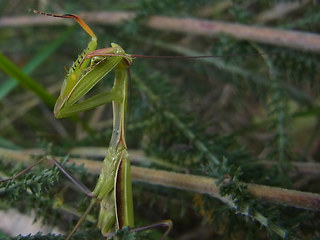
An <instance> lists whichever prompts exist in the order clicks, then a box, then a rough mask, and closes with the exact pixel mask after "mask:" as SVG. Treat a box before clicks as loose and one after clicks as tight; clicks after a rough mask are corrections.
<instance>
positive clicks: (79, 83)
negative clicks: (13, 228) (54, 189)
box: [34, 10, 172, 240]
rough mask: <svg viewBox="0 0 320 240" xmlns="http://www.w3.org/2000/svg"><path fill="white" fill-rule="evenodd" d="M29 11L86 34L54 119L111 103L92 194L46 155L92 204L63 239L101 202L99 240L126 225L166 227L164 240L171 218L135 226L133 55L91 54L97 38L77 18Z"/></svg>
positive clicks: (117, 50) (116, 51) (116, 49)
mask: <svg viewBox="0 0 320 240" xmlns="http://www.w3.org/2000/svg"><path fill="white" fill-rule="evenodd" d="M34 13H37V14H42V15H46V16H53V17H59V18H71V19H73V20H75V21H76V22H78V23H79V24H80V26H81V27H82V28H83V29H84V30H85V31H86V32H87V33H88V34H89V35H90V36H91V41H90V42H89V43H88V47H87V48H86V49H85V50H84V51H83V52H82V53H81V54H80V55H79V57H78V58H77V59H76V61H75V62H74V63H73V65H72V67H71V68H70V69H69V72H68V74H67V76H66V78H65V79H64V81H63V84H62V87H61V91H60V95H59V97H58V99H57V102H56V104H55V107H54V115H55V117H56V118H64V117H68V116H71V115H73V114H75V113H79V112H83V111H86V110H89V109H92V108H95V107H97V106H99V105H103V104H107V103H110V102H112V105H113V131H112V136H111V141H110V145H109V147H108V150H107V155H106V157H105V159H104V162H103V167H102V170H101V174H100V176H99V179H98V182H97V185H96V187H95V188H94V190H93V191H92V192H91V191H90V190H89V189H87V188H86V187H85V186H83V185H82V184H81V183H80V182H78V181H77V180H76V179H75V178H74V177H73V176H71V175H70V174H69V173H67V172H66V171H65V170H64V169H63V167H62V166H61V165H60V163H58V162H57V161H56V160H54V159H53V158H51V157H48V158H49V159H50V160H52V161H53V162H54V163H55V164H56V165H57V166H58V168H60V170H62V171H63V172H64V173H65V174H66V175H67V177H68V178H69V179H71V180H72V181H73V182H74V183H76V184H77V186H78V187H79V188H80V189H82V190H83V191H84V192H85V193H86V194H87V195H89V196H90V197H92V198H93V199H92V201H91V203H90V205H89V207H88V209H87V210H86V212H85V213H84V214H83V216H82V217H81V218H80V220H79V221H78V223H77V225H76V226H75V227H74V229H73V230H72V231H71V232H70V233H69V235H68V236H67V238H66V239H67V240H68V239H70V238H71V237H72V235H73V233H74V232H75V231H76V230H77V228H78V226H79V225H80V223H81V222H82V221H83V220H84V218H85V217H86V215H87V214H88V213H89V211H90V210H91V208H92V207H93V205H94V204H95V203H96V202H100V213H99V217H98V227H99V228H100V230H101V233H102V235H103V236H105V237H107V238H110V237H113V236H114V235H115V232H116V231H117V230H121V229H123V228H124V227H126V226H128V227H130V229H131V230H130V231H131V232H137V231H142V230H146V229H150V228H157V227H167V230H166V232H165V233H164V235H163V236H162V239H164V238H165V237H166V236H167V234H168V233H169V231H170V230H171V228H172V222H171V220H164V221H161V222H158V223H155V224H151V225H148V226H145V227H140V228H134V215H133V200H132V186H131V185H132V184H131V173H130V161H129V155H128V152H127V145H126V141H125V118H126V106H127V89H128V80H129V75H128V74H129V67H130V65H131V63H132V60H133V57H132V56H131V55H129V54H126V53H125V51H124V50H123V49H122V48H121V47H120V46H119V45H117V44H115V43H112V44H111V47H107V48H104V49H99V50H96V47H97V37H96V35H95V34H94V33H93V31H92V30H91V29H90V27H89V26H88V25H87V24H86V23H85V22H84V21H83V20H82V19H81V18H80V17H79V16H77V15H74V14H66V15H58V14H52V13H45V12H40V11H37V10H34ZM112 70H114V71H115V80H114V85H113V88H112V89H111V90H110V91H107V92H102V93H100V94H98V95H95V96H93V97H90V98H88V99H86V100H84V101H82V102H78V101H79V100H80V99H81V98H82V97H83V96H84V95H85V94H86V93H87V92H88V91H89V90H90V89H91V88H93V87H94V86H95V85H96V84H97V83H98V82H99V81H100V80H101V79H102V78H103V77H104V76H105V75H107V74H108V73H109V72H111V71H112Z"/></svg>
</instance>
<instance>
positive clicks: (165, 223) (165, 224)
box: [104, 219, 173, 240]
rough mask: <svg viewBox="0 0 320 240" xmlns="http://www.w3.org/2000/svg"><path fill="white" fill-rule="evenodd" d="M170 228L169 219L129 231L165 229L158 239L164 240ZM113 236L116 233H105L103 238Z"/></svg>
mask: <svg viewBox="0 0 320 240" xmlns="http://www.w3.org/2000/svg"><path fill="white" fill-rule="evenodd" d="M172 226H173V223H172V221H171V220H170V219H167V220H163V221H161V222H156V223H153V224H150V225H147V226H143V227H136V228H132V229H130V232H131V233H134V232H140V231H145V230H149V229H152V228H163V227H166V228H167V230H166V231H165V232H164V234H163V235H162V237H161V238H160V240H164V239H165V238H166V237H167V236H168V234H169V232H170V231H171V229H172ZM115 235H116V232H114V233H107V234H105V235H104V236H105V237H107V238H111V237H114V236H115Z"/></svg>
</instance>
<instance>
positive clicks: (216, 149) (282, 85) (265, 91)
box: [0, 0, 320, 240]
mask: <svg viewBox="0 0 320 240" xmlns="http://www.w3.org/2000/svg"><path fill="white" fill-rule="evenodd" d="M30 9H37V10H40V11H45V12H53V13H58V14H66V13H74V14H79V15H80V16H83V18H84V19H85V20H87V23H88V25H89V26H90V27H91V28H92V29H93V31H94V32H95V34H96V35H97V37H98V48H103V47H106V46H110V43H112V42H114V43H117V44H119V45H120V46H121V47H122V48H123V49H124V50H125V51H126V52H127V53H130V54H143V55H149V56H158V55H162V56H163V55H172V56H176V55H179V56H181V55H183V56H190V55H215V56H218V57H217V58H200V59H170V60H168V59H141V58H137V59H135V60H134V62H133V64H132V67H131V69H130V71H131V85H130V91H129V92H130V93H129V94H130V97H129V104H128V105H129V106H128V114H129V117H128V119H127V136H126V137H127V145H128V147H129V149H130V150H139V154H141V156H140V161H134V164H138V165H142V166H147V167H152V168H156V169H165V170H168V171H181V172H184V173H193V174H197V175H202V176H209V177H214V178H216V179H220V180H222V179H224V177H225V176H231V177H232V178H233V180H234V182H235V185H233V187H234V188H232V189H231V188H230V189H226V192H227V195H229V196H231V195H232V194H233V196H236V197H235V198H234V200H235V203H236V204H240V205H241V204H243V203H245V204H249V205H250V206H251V207H252V209H253V211H259V212H260V213H262V214H263V215H264V216H265V217H266V218H267V219H268V221H269V222H270V223H272V224H273V223H274V224H276V225H278V226H280V227H281V228H283V229H285V230H286V231H287V233H288V236H291V237H293V236H294V237H297V238H299V239H317V238H316V237H319V229H318V227H317V226H319V224H320V222H319V213H318V212H317V211H312V210H310V211H309V210H303V209H297V208H293V207H285V206H279V205H277V204H276V203H272V202H271V203H270V202H269V203H266V202H261V201H259V200H257V199H255V198H254V197H253V196H251V195H246V194H247V192H246V191H245V187H244V188H243V186H241V184H240V182H238V181H244V182H248V183H249V182H250V183H257V184H262V185H270V186H278V187H283V188H288V189H296V190H301V191H305V192H314V193H319V183H318V181H319V172H320V171H318V170H320V167H319V165H318V164H319V156H320V152H319V143H320V138H319V136H320V134H319V132H320V122H319V114H320V109H319V69H320V67H319V52H320V50H319V49H320V47H319V46H320V40H319V39H320V36H319V34H317V33H318V32H319V30H320V24H319V22H320V7H319V4H318V3H317V1H202V0H189V1H183V0H178V1H151V0H133V1H114V0H92V1H83V0H77V1H73V0H67V1H47V0H24V1H19V0H0V53H1V54H2V55H0V67H1V71H0V107H1V111H0V147H1V151H0V157H1V156H3V154H2V151H3V150H6V149H11V150H25V149H42V151H44V152H46V153H50V154H55V155H59V156H65V155H67V154H68V152H70V149H74V148H78V149H79V148H83V147H102V148H103V147H105V146H107V145H108V144H109V139H110V136H111V128H112V108H111V104H109V105H107V106H102V107H99V108H97V109H96V110H91V111H88V112H85V113H83V114H79V116H78V117H74V118H70V119H62V120H56V119H55V118H54V116H53V113H52V105H53V104H54V101H55V98H56V97H57V95H58V92H59V89H60V86H61V84H62V81H63V79H64V77H65V75H66V72H67V69H68V68H69V67H70V66H71V65H72V62H73V61H74V60H75V59H76V57H77V56H78V54H80V53H81V51H82V50H83V49H84V48H85V47H86V46H87V43H88V41H89V40H90V37H89V36H88V35H87V34H86V33H85V32H84V31H83V30H82V29H81V27H79V26H78V25H76V24H74V23H73V22H72V20H69V19H62V20H61V21H60V20H59V19H58V21H57V19H56V18H50V17H47V18H46V19H45V20H41V19H40V18H39V16H38V15H34V14H33V13H32V11H30ZM97 12H99V14H101V13H104V14H109V15H104V18H102V19H100V18H99V19H98V16H99V15H98V14H97ZM110 14H113V15H110ZM128 14H132V15H130V16H132V17H131V18H128V19H126V20H124V21H121V20H119V17H121V16H128ZM106 16H109V17H110V16H111V17H110V18H109V17H106ZM154 16H162V17H170V18H166V19H165V20H166V22H165V21H164V18H159V19H156V22H155V23H153V24H151V23H150V21H151V20H152V19H154V18H153V17H154ZM186 18H190V19H191V22H190V23H193V22H194V21H198V22H197V24H198V25H197V26H195V27H193V28H192V27H191V29H189V27H190V25H188V26H182V27H181V26H176V25H175V24H177V22H178V21H179V19H186ZM211 20H213V21H219V22H217V23H216V25H214V27H213V28H210V27H209V26H213V25H210V24H209V23H208V22H205V21H211ZM224 22H227V23H232V24H237V25H232V27H233V29H232V31H233V32H232V33H231V35H230V34H226V33H227V31H228V29H229V27H224V26H223V25H222V23H224ZM242 25H245V26H256V27H257V28H249V29H250V30H252V31H253V33H254V34H252V32H249V31H248V32H245V31H244V30H243V29H242V28H241V26H242ZM219 27H222V30H220V31H219V32H215V33H212V31H213V30H214V28H219ZM263 27H267V28H268V29H271V30H281V31H279V32H276V34H277V35H275V37H274V41H273V42H272V43H270V40H269V39H270V38H271V37H272V35H271V33H270V32H267V33H266V32H265V29H263ZM206 29H207V30H206ZM200 30H204V32H202V33H200V34H199V31H200ZM294 31H301V32H303V33H304V34H302V35H299V36H296V35H294V36H296V38H290V39H289V38H287V37H288V34H289V35H290V34H291V33H294ZM255 34H256V35H255ZM309 34H312V35H309ZM255 36H259V37H260V40H257V37H255ZM308 37H310V38H312V39H314V42H313V43H314V45H312V46H311V45H308V44H307V45H308V46H306V40H305V39H307V38H308ZM284 39H285V40H284ZM304 41H305V42H304ZM262 53H267V54H263V55H261V54H262ZM20 70H22V71H23V72H24V73H25V74H23V73H22V72H21V71H20ZM10 77H15V79H14V78H12V79H10ZM112 83H113V75H112V74H110V76H107V77H106V79H105V81H103V82H102V83H99V85H98V86H96V87H95V89H93V90H92V91H91V92H90V93H89V95H94V94H96V93H97V92H99V91H103V90H104V89H106V88H110V87H111V86H112ZM168 112H169V113H171V114H173V116H174V118H168V114H167V113H168ZM140 150H141V152H140ZM88 151H89V150H88ZM91 151H92V152H90V151H89V152H88V153H87V154H86V155H87V156H91V155H94V152H95V151H94V150H92V149H91ZM26 158H28V156H27V155H26ZM98 158H99V157H98ZM100 158H101V156H100ZM102 158H103V157H102ZM141 159H142V160H141ZM215 159H218V161H219V164H217V163H216V162H215ZM137 160H139V157H138V158H137ZM297 163H299V164H300V165H299V164H297ZM307 164H309V165H310V164H311V166H312V167H311V168H313V170H314V171H311V172H307V171H304V172H303V171H302V170H301V169H300V168H303V166H307ZM298 165H299V166H301V167H300V168H299V167H297V166H298ZM19 168H22V166H20V165H19V167H18V166H17V163H15V162H14V160H12V159H11V160H10V159H9V161H8V159H6V158H4V157H3V159H2V165H1V168H0V170H1V176H3V177H5V176H11V175H13V173H14V172H16V171H17V170H18V169H19ZM44 168H46V166H44ZM72 170H73V172H74V173H75V174H78V175H77V176H78V177H79V178H81V179H82V181H84V182H85V184H86V185H88V186H90V188H92V189H93V187H94V183H95V181H96V176H93V175H90V174H89V173H86V172H85V170H84V169H82V168H77V167H73V168H72ZM52 174H53V175H55V174H57V173H52ZM37 175H38V176H43V172H42V170H41V169H40V170H39V172H33V173H32V174H31V175H30V176H37ZM30 176H29V177H30ZM60 176H61V175H60ZM61 178H62V179H60V182H59V184H52V181H55V180H52V179H51V180H48V179H47V180H48V181H49V183H48V186H50V187H48V189H47V188H46V187H45V186H46V184H45V183H43V186H38V185H39V182H37V183H36V182H33V183H32V184H34V185H37V187H36V189H38V188H39V189H41V190H39V189H38V190H39V192H37V191H34V192H36V193H35V195H34V196H31V195H32V194H30V191H29V193H28V192H27V193H22V191H23V189H26V188H25V187H26V186H25V185H23V184H20V186H16V185H15V186H14V187H13V188H14V189H16V190H15V191H14V192H11V193H10V194H6V193H4V187H2V188H1V192H0V196H1V198H3V200H2V199H1V204H0V207H1V208H3V209H8V208H9V207H10V208H17V209H18V210H19V211H21V212H30V211H33V212H35V214H36V215H37V216H38V217H40V216H41V217H42V218H43V219H44V221H45V223H46V224H48V225H50V226H54V225H58V227H60V229H61V231H62V232H68V231H70V229H72V227H73V226H74V225H75V222H76V221H77V217H75V216H74V214H70V212H72V213H74V212H75V211H76V210H75V209H79V210H80V211H81V210H82V211H83V210H84V209H85V204H86V203H87V202H88V200H86V201H87V202H85V201H84V200H81V199H83V198H84V196H83V195H82V194H81V193H78V192H77V191H76V190H75V189H74V187H73V186H70V185H71V184H69V182H68V180H66V178H65V177H61ZM41 181H46V177H45V176H43V178H41ZM41 181H40V182H41ZM32 184H31V186H28V188H31V189H33V188H32V187H33V185H32ZM50 184H51V185H50ZM40 185H41V184H40ZM52 185H54V187H53V186H52ZM41 187H43V188H44V189H45V190H43V189H42V188H41ZM28 188H27V189H28ZM133 191H134V202H135V215H136V225H137V226H142V225H146V224H150V223H153V222H156V221H160V220H163V219H169V218H170V219H172V221H173V222H174V228H173V231H172V232H171V234H170V239H180V240H182V239H185V240H186V239H228V238H229V239H271V238H274V239H277V238H279V236H278V235H277V234H276V233H275V231H274V230H272V229H270V228H266V227H261V226H260V224H259V223H257V222H256V221H254V220H252V218H249V217H248V218H247V217H245V216H242V215H239V214H236V212H235V211H234V209H232V208H229V207H228V206H227V205H225V204H224V203H222V202H220V201H219V200H217V199H215V198H212V197H210V196H207V195H200V194H194V193H190V192H185V191H178V190H174V189H170V188H163V187H155V186H151V185H148V184H147V183H143V184H141V183H134V185H133ZM241 191H244V192H245V193H243V192H241ZM1 194H2V195H1ZM75 194H77V196H76V197H74V195H75ZM74 198H75V199H79V201H80V202H79V201H78V200H77V201H76V200H74ZM59 202H63V204H62V203H61V204H62V205H59ZM240 205H239V206H240ZM67 206H68V207H70V208H72V209H73V210H70V209H69V208H68V209H67ZM241 206H243V205H241ZM34 208H35V210H32V209H34ZM318 210H319V209H318ZM94 216H95V215H94V213H93V214H92V218H90V219H91V220H92V222H90V221H87V222H85V223H84V224H83V228H82V230H81V231H80V232H79V234H78V236H77V237H78V238H79V239H80V238H87V239H92V238H93V236H91V235H90V234H89V233H88V232H91V231H92V229H96V227H95V226H96V225H95V224H94ZM8 218H10V217H8ZM13 228H15V226H14V225H13ZM3 231H4V232H9V231H7V229H3ZM86 234H87V235H86ZM96 234H97V235H96V236H99V232H98V230H97V233H96ZM16 235H17V234H16ZM159 236H161V234H160V231H159V232H152V233H151V235H149V236H148V237H145V239H159ZM50 237H52V239H53V238H54V237H53V236H49V235H45V236H43V239H49V238H50ZM140 237H142V238H143V237H144V236H140ZM29 238H32V236H31V237H29ZM34 239H38V238H34ZM39 239H40V237H39ZM50 239H51V238H50Z"/></svg>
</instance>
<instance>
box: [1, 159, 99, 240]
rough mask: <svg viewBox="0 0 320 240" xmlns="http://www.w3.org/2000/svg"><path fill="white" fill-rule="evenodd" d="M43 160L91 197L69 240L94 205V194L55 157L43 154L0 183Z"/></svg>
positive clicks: (17, 175) (69, 235) (22, 172)
mask: <svg viewBox="0 0 320 240" xmlns="http://www.w3.org/2000/svg"><path fill="white" fill-rule="evenodd" d="M44 160H49V161H51V162H53V163H54V165H56V166H57V167H58V168H59V170H60V171H61V172H62V173H63V174H64V175H66V176H67V178H69V179H70V180H71V181H72V182H73V183H74V184H75V185H76V186H77V187H78V188H79V189H80V190H81V191H82V192H84V193H85V194H86V195H87V196H89V197H91V198H93V199H92V201H91V203H90V205H89V207H88V208H87V209H86V211H85V212H84V213H83V215H82V216H81V218H80V219H79V220H78V222H77V224H76V225H75V226H74V228H73V229H72V231H71V232H70V233H69V234H68V236H67V238H66V240H69V239H70V238H71V236H72V235H73V234H74V232H75V231H76V230H77V229H78V228H79V226H80V224H81V223H82V222H83V220H84V219H85V218H86V216H87V215H88V214H89V212H90V210H91V209H92V207H93V206H94V204H95V203H96V195H95V194H94V193H92V192H91V191H90V190H89V188H87V187H86V186H85V185H83V184H82V183H81V182H80V181H79V180H78V179H76V178H75V177H74V176H73V175H72V174H71V173H70V172H69V171H68V170H67V169H65V168H64V167H63V166H62V165H61V163H59V162H58V161H57V160H56V159H54V158H53V157H52V156H45V157H42V158H41V159H39V160H38V161H36V162H35V163H33V164H32V165H30V166H29V167H27V168H25V169H24V170H22V171H20V172H18V173H17V174H15V175H14V176H13V177H9V178H6V179H1V180H0V183H4V182H8V181H11V180H15V179H17V178H18V177H20V176H22V175H23V174H25V173H27V172H28V171H30V170H31V169H32V168H34V167H35V166H37V165H39V164H40V163H41V162H43V161H44Z"/></svg>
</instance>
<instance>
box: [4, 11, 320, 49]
mask: <svg viewBox="0 0 320 240" xmlns="http://www.w3.org/2000/svg"><path fill="white" fill-rule="evenodd" d="M79 15H80V16H81V17H82V18H84V19H85V20H86V21H87V22H92V23H98V24H103V25H117V24H121V23H123V21H125V20H131V19H133V18H134V17H135V13H132V12H83V13H80V14H79ZM57 24H70V23H69V22H68V21H64V20H63V19H55V18H48V17H43V16H18V17H3V18H1V19H0V27H13V26H16V27H23V26H36V25H37V26H44V25H57ZM144 24H145V25H146V26H148V27H151V28H154V29H158V30H161V31H172V32H181V33H190V34H195V35H203V36H207V37H212V36H217V35H218V34H221V33H222V34H227V35H230V36H233V37H235V38H237V39H243V40H248V41H254V42H259V43H265V44H271V45H276V46H284V47H287V48H293V49H298V50H303V51H311V52H320V35H319V34H313V33H306V32H298V31H286V30H278V29H273V28H267V27H256V26H247V25H243V24H234V23H226V22H220V21H206V20H198V19H192V18H173V17H163V16H151V17H149V19H148V20H146V21H145V22H144Z"/></svg>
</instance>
